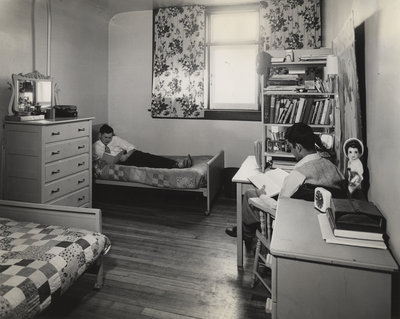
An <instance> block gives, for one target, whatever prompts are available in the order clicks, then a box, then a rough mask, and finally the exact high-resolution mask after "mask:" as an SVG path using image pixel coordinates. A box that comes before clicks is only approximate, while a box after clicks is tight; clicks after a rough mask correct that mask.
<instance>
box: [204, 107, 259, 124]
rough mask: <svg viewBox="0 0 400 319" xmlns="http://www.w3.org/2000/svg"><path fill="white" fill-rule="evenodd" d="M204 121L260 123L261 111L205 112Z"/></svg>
mask: <svg viewBox="0 0 400 319" xmlns="http://www.w3.org/2000/svg"><path fill="white" fill-rule="evenodd" d="M204 119H206V120H224V121H258V122H260V121H261V111H248V110H241V111H238V110H205V111H204Z"/></svg>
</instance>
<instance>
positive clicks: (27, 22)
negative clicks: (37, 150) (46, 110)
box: [0, 0, 109, 136]
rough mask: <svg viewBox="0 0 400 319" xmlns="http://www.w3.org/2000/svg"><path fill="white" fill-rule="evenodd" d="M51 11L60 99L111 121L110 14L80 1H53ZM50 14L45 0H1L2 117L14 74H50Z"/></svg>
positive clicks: (53, 57)
mask: <svg viewBox="0 0 400 319" xmlns="http://www.w3.org/2000/svg"><path fill="white" fill-rule="evenodd" d="M51 11H52V37H51V76H52V77H53V78H54V80H55V82H57V83H58V86H59V88H60V102H61V103H64V104H76V105H77V106H78V109H79V115H81V116H94V117H96V120H97V121H99V122H104V121H107V111H108V108H107V94H108V92H107V77H108V71H107V69H108V22H109V17H108V13H107V12H106V11H104V10H103V9H100V8H98V7H96V6H95V5H94V4H93V2H90V1H85V2H84V1H79V0H68V1H63V0H52V1H51ZM33 12H34V14H33ZM46 13H47V10H46V1H45V0H35V1H34V0H1V1H0V43H1V50H0V105H1V107H0V117H1V118H3V116H4V115H5V114H6V112H7V106H8V102H9V99H10V97H11V91H10V90H8V85H7V81H10V79H11V74H12V73H28V72H32V71H33V70H34V69H37V70H38V71H39V72H41V73H43V74H45V73H46V65H47V63H46V62H47V59H46V54H47V46H46V42H47V41H46V40H47V34H46V32H47V18H46ZM32 30H35V33H33V32H32ZM33 34H35V36H33ZM34 57H35V59H34ZM1 133H2V128H0V136H1Z"/></svg>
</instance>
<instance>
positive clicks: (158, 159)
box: [123, 150, 178, 168]
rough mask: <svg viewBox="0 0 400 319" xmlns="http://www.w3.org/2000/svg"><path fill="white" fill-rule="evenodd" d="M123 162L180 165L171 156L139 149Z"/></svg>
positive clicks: (171, 166) (148, 165) (174, 166)
mask: <svg viewBox="0 0 400 319" xmlns="http://www.w3.org/2000/svg"><path fill="white" fill-rule="evenodd" d="M123 164H124V165H131V166H137V167H153V168H177V166H178V162H177V161H175V160H173V159H171V158H167V157H163V156H158V155H154V154H150V153H145V152H142V151H139V150H135V151H134V152H133V153H132V155H131V156H129V158H128V159H127V160H126V161H125V162H124V163H123Z"/></svg>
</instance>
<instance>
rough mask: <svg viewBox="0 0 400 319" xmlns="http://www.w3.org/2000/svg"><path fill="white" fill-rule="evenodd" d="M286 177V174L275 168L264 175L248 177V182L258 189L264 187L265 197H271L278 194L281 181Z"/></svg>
mask: <svg viewBox="0 0 400 319" xmlns="http://www.w3.org/2000/svg"><path fill="white" fill-rule="evenodd" d="M288 175H289V173H288V172H285V171H284V170H282V169H280V168H276V169H271V170H268V171H266V172H265V173H260V174H256V175H253V176H250V177H249V181H250V182H252V183H253V184H254V186H255V187H257V188H258V189H261V188H263V187H265V193H266V194H267V196H269V197H273V196H275V195H278V194H279V192H280V191H281V189H282V185H283V181H284V180H285V178H286V176H288Z"/></svg>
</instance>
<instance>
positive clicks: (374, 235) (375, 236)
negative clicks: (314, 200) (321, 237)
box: [326, 208, 384, 241]
mask: <svg viewBox="0 0 400 319" xmlns="http://www.w3.org/2000/svg"><path fill="white" fill-rule="evenodd" d="M326 215H327V218H328V221H329V225H330V226H331V229H332V231H333V234H334V235H335V236H337V237H345V238H355V239H364V240H378V241H383V240H384V238H383V237H384V234H383V232H367V231H357V230H349V229H340V228H337V226H336V224H335V221H334V216H333V214H332V209H331V208H327V210H326Z"/></svg>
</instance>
